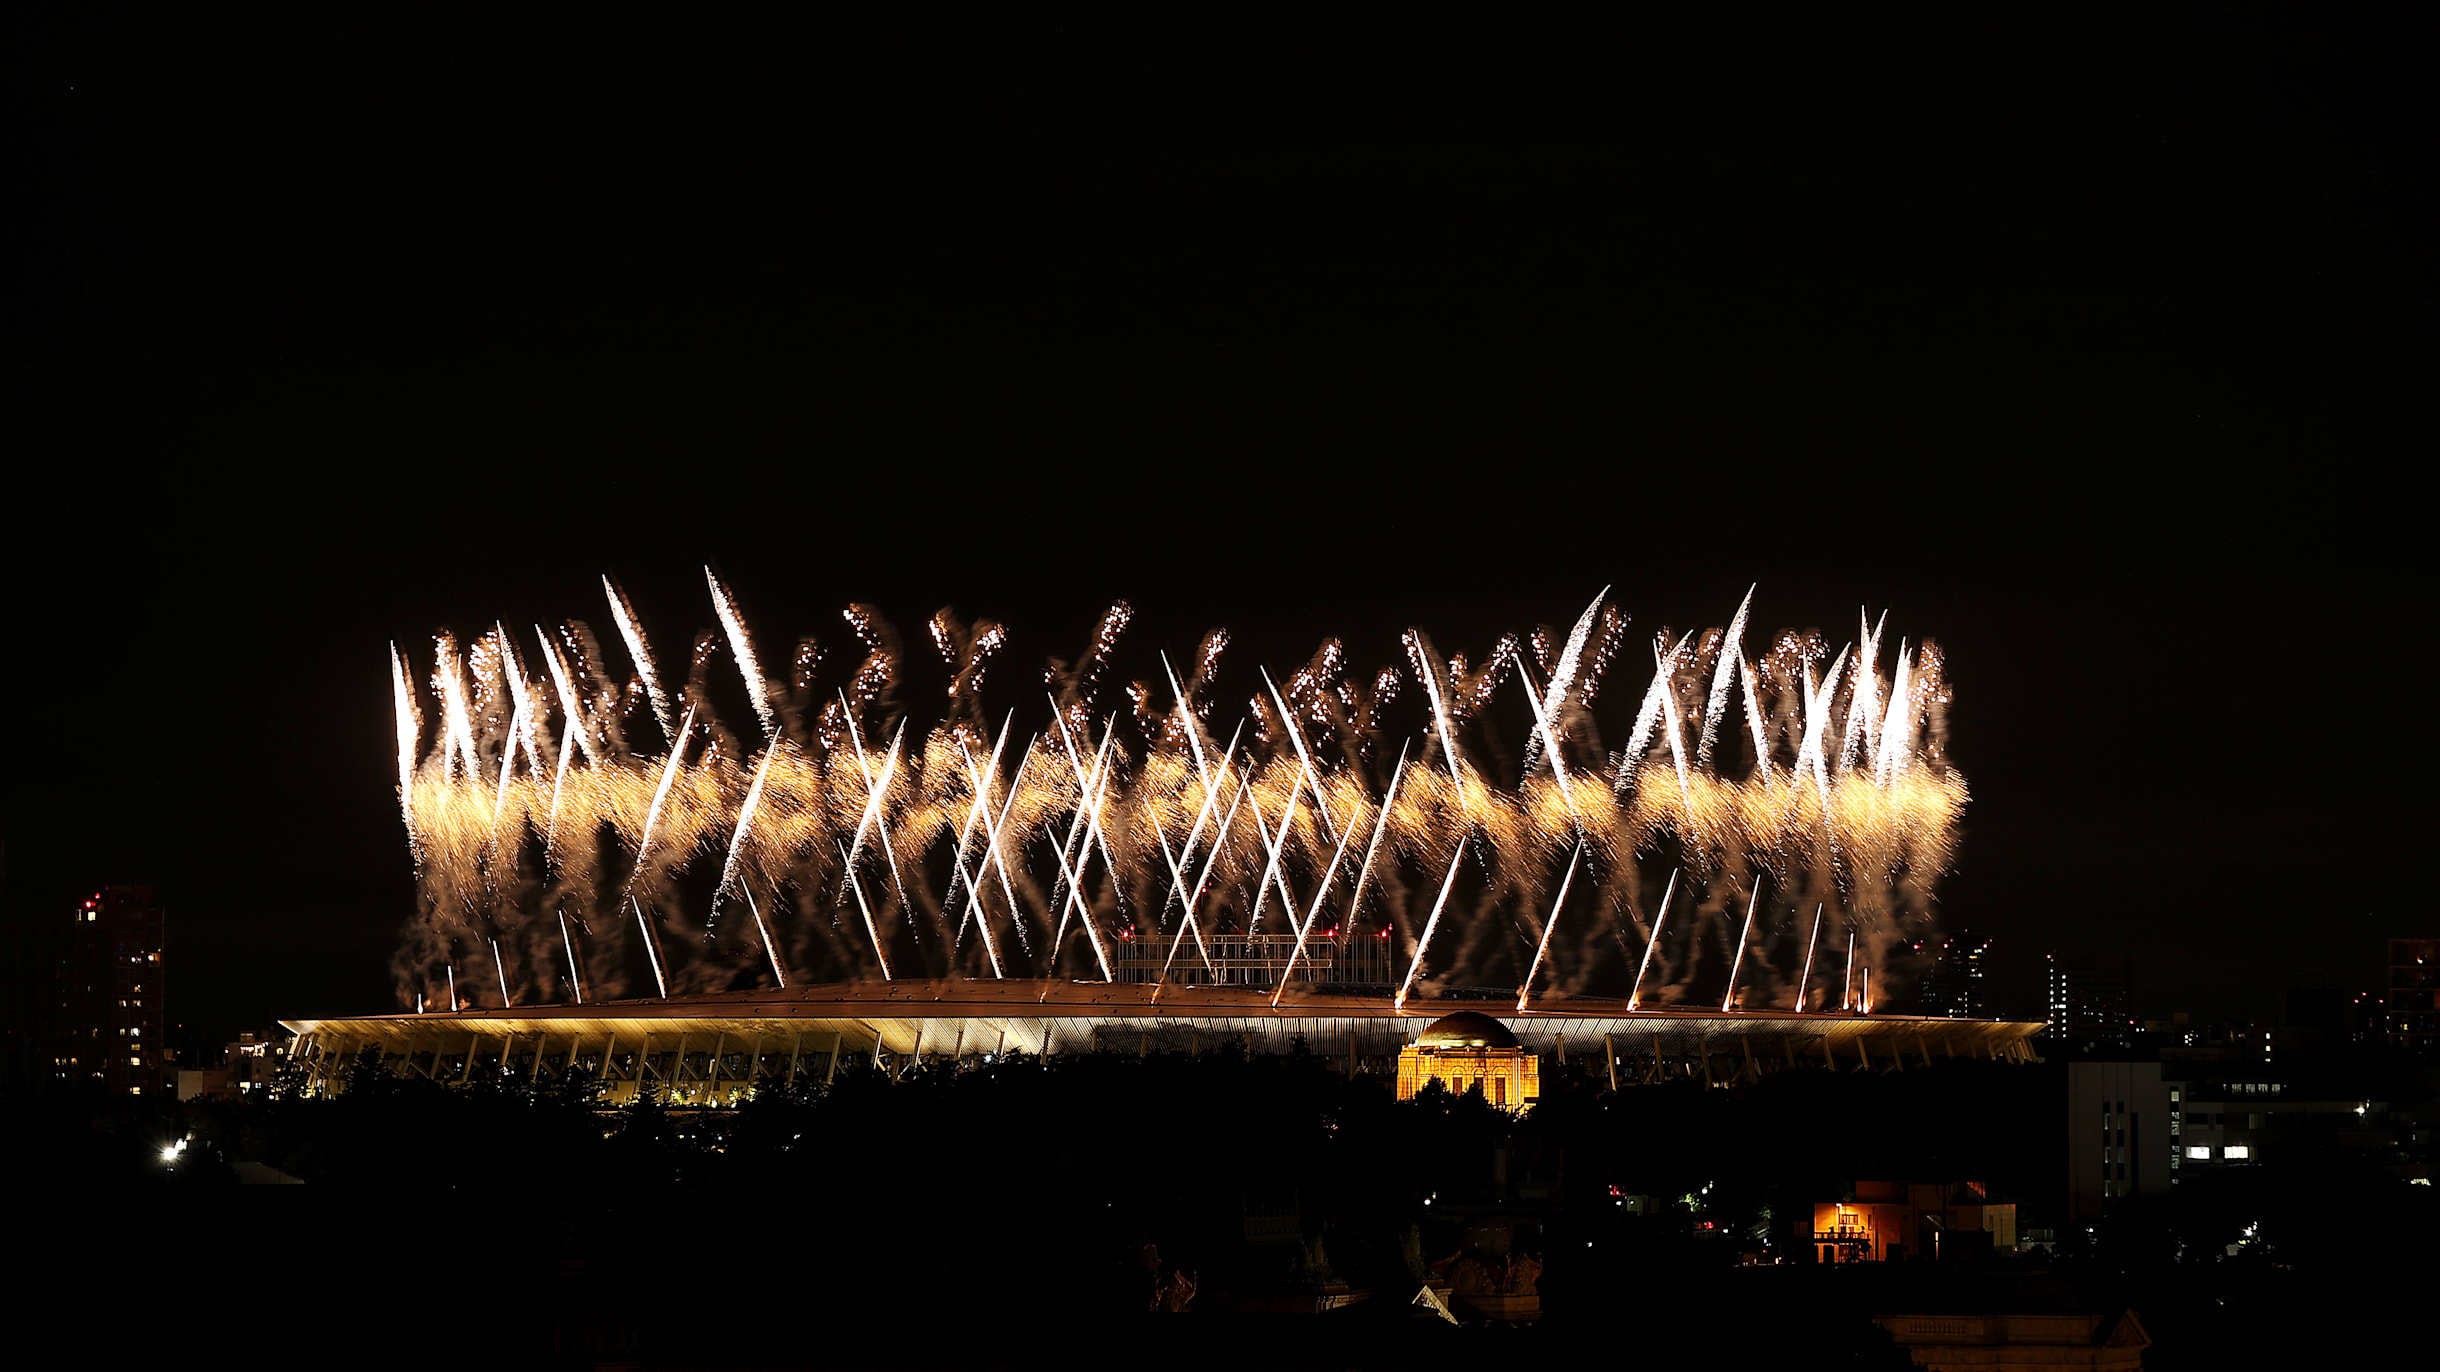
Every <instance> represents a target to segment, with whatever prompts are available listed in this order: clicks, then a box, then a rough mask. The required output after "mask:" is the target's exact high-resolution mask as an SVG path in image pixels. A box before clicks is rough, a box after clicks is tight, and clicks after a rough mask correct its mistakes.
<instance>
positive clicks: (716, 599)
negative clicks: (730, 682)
mask: <svg viewBox="0 0 2440 1372" xmlns="http://www.w3.org/2000/svg"><path fill="white" fill-rule="evenodd" d="M703 579H704V581H705V582H706V583H708V584H709V585H710V586H711V588H712V608H713V609H714V610H715V611H718V612H719V615H720V627H721V628H723V629H725V630H727V631H728V635H729V651H730V652H731V653H732V654H734V655H735V656H736V658H737V673H738V675H740V676H742V677H744V678H745V679H746V696H747V698H748V699H750V700H752V701H753V702H754V716H755V718H757V719H759V720H761V721H762V729H763V741H764V742H766V743H768V742H770V741H771V737H772V734H771V686H770V683H769V682H766V681H764V680H763V674H762V664H761V663H759V662H757V661H755V660H754V640H752V639H750V638H748V637H746V621H745V617H744V616H742V615H740V614H738V613H737V601H736V599H735V597H733V596H731V595H730V594H729V588H728V587H726V586H723V585H721V584H720V578H719V577H716V576H714V575H712V569H711V568H709V567H706V568H704V569H703Z"/></svg>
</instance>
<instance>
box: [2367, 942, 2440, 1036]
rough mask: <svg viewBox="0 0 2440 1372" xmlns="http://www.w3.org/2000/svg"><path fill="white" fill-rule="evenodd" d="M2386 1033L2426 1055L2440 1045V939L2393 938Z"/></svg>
mask: <svg viewBox="0 0 2440 1372" xmlns="http://www.w3.org/2000/svg"><path fill="white" fill-rule="evenodd" d="M2381 1011H2382V1032H2383V1033H2384V1034H2385V1035H2386V1036H2387V1037H2388V1039H2389V1041H2390V1043H2392V1044H2394V1045H2395V1046H2397V1047H2400V1048H2403V1049H2406V1050H2407V1051H2408V1052H2411V1053H2415V1054H2418V1055H2420V1056H2423V1057H2431V1056H2433V1055H2434V1054H2433V1050H2434V1048H2435V1047H2440V938H2393V939H2391V940H2390V941H2389V985H2388V987H2387V988H2386V989H2385V990H2384V992H2383V993H2382V996H2381Z"/></svg>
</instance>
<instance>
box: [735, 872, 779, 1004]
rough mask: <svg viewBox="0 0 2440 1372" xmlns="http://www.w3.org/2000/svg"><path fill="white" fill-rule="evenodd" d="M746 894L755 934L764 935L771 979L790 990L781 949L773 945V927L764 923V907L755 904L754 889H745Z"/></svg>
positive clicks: (764, 947) (763, 940) (763, 941)
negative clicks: (782, 965)
mask: <svg viewBox="0 0 2440 1372" xmlns="http://www.w3.org/2000/svg"><path fill="white" fill-rule="evenodd" d="M744 894H745V898H746V908H747V909H748V910H751V911H753V912H754V932H755V933H758V934H760V935H762V943H763V952H764V953H765V954H767V955H768V956H769V957H770V959H771V978H772V980H774V981H777V982H778V983H779V989H781V990H783V991H785V990H787V989H788V974H787V973H786V972H785V971H782V970H781V969H780V965H779V949H778V948H776V947H773V946H772V943H771V926H769V925H767V924H765V923H763V917H762V907H761V906H760V905H757V904H755V903H754V888H753V887H751V886H748V887H745V888H744Z"/></svg>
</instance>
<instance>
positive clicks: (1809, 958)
mask: <svg viewBox="0 0 2440 1372" xmlns="http://www.w3.org/2000/svg"><path fill="white" fill-rule="evenodd" d="M1826 908H1828V907H1826V906H1822V905H1816V906H1814V907H1813V936H1812V937H1811V938H1808V939H1806V940H1805V970H1804V973H1803V974H1802V975H1801V976H1799V977H1797V978H1796V1013H1798V1014H1800V1015H1801V1014H1803V1013H1804V1011H1805V993H1806V992H1808V991H1810V990H1812V989H1813V949H1814V948H1815V947H1816V946H1817V945H1819V944H1820V943H1821V941H1822V911H1823V910H1824V909H1826Z"/></svg>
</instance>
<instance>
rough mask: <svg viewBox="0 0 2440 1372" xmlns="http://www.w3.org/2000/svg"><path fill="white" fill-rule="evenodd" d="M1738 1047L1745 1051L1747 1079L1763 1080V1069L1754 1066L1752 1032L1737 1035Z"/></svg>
mask: <svg viewBox="0 0 2440 1372" xmlns="http://www.w3.org/2000/svg"><path fill="white" fill-rule="evenodd" d="M1737 1046H1738V1047H1739V1048H1742V1049H1744V1050H1745V1079H1746V1080H1747V1081H1760V1080H1762V1069H1761V1068H1760V1067H1757V1066H1755V1065H1754V1036H1753V1034H1752V1032H1751V1031H1748V1032H1746V1033H1742V1034H1739V1035H1737Z"/></svg>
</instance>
